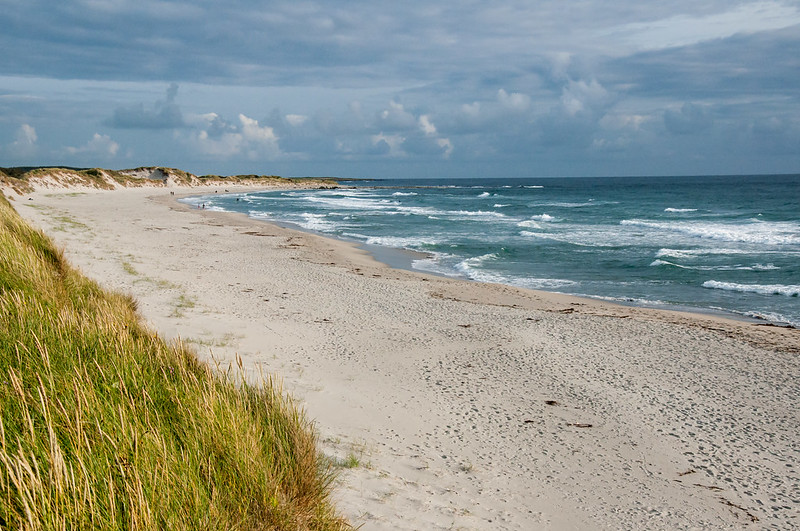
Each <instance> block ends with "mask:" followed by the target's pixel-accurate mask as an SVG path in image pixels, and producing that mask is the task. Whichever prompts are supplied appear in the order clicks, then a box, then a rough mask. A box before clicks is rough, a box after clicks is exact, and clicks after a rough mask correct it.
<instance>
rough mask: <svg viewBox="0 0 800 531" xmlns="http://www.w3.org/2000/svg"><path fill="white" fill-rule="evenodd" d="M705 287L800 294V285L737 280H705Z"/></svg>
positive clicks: (767, 293) (737, 290)
mask: <svg viewBox="0 0 800 531" xmlns="http://www.w3.org/2000/svg"><path fill="white" fill-rule="evenodd" d="M703 287H704V288H710V289H721V290H725V291H736V292H739V293H758V294H761V295H784V296H786V297H798V296H800V286H794V285H783V284H738V283H736V282H719V281H716V280H707V281H706V282H703Z"/></svg>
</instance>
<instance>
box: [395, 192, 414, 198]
mask: <svg viewBox="0 0 800 531" xmlns="http://www.w3.org/2000/svg"><path fill="white" fill-rule="evenodd" d="M392 195H393V196H395V197H407V196H412V195H417V192H395V193H393V194H392Z"/></svg>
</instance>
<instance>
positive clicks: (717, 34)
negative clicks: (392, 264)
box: [0, 0, 800, 174]
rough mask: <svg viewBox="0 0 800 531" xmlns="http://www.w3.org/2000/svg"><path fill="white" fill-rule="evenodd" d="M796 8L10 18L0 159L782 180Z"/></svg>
mask: <svg viewBox="0 0 800 531" xmlns="http://www.w3.org/2000/svg"><path fill="white" fill-rule="evenodd" d="M795 4H796V3H791V2H787V1H783V0H766V1H758V2H751V1H749V0H748V1H746V2H739V3H735V5H732V4H731V3H730V2H725V1H723V0H710V1H708V2H702V3H698V2H696V1H690V0H676V1H675V2H670V3H661V4H658V5H654V4H652V3H650V4H643V3H641V2H633V1H632V0H618V1H615V2H612V3H600V2H584V3H582V4H581V6H580V9H577V8H575V6H571V5H568V4H567V5H565V4H564V3H563V2H560V1H557V0H541V1H538V2H535V3H531V2H529V1H526V0H503V1H500V2H479V1H478V0H460V1H456V0H437V1H434V2H430V1H425V2H423V1H422V0H409V1H408V2H404V3H400V4H398V3H392V4H389V3H386V2H382V1H380V0H378V1H375V0H372V1H370V2H367V1H366V0H354V1H352V2H347V3H342V2H333V1H332V0H317V1H313V2H291V1H289V0H276V1H274V2H270V3H269V4H268V5H265V4H263V3H258V2H255V3H254V2H249V1H245V0H230V1H229V2H223V3H219V2H210V1H196V2H186V1H181V0H174V1H173V0H63V1H60V2H45V0H26V1H24V2H23V1H14V2H5V3H4V5H3V18H4V21H3V22H4V25H3V30H4V31H3V32H1V33H0V49H2V50H3V53H2V54H0V123H2V124H3V125H4V128H3V129H4V130H5V131H6V132H5V135H6V136H5V137H4V138H0V143H1V144H2V145H3V146H6V148H7V147H8V146H10V145H11V144H12V143H14V142H17V144H16V147H17V148H20V147H21V146H22V144H21V143H20V142H21V141H20V140H19V139H15V138H12V136H13V131H20V130H21V129H20V128H21V127H22V126H23V125H27V126H29V127H32V128H35V131H36V132H37V133H38V136H39V138H38V140H37V141H36V143H35V148H36V152H37V153H45V152H51V153H52V152H60V153H66V154H67V155H70V156H73V157H78V156H79V155H80V156H83V157H89V156H91V155H93V154H97V156H99V154H103V156H105V157H113V160H116V161H120V160H122V159H123V158H124V157H128V156H129V154H130V153H139V154H141V156H145V157H146V156H147V155H148V154H149V153H153V152H156V153H158V154H159V156H166V155H165V154H168V155H169V157H170V160H174V161H175V163H176V164H180V160H183V159H185V160H194V161H198V160H200V161H204V162H210V161H211V162H213V161H215V160H218V161H222V162H220V163H221V164H223V163H224V164H227V165H229V166H230V167H233V165H234V162H233V161H244V162H237V163H236V164H240V165H242V164H246V163H247V162H248V161H249V162H250V163H252V164H254V165H255V164H258V163H259V162H263V161H269V162H275V163H281V164H284V163H285V164H289V163H290V162H291V163H297V164H299V163H300V162H308V165H307V166H297V167H319V166H313V165H312V162H315V161H316V162H318V163H320V164H321V162H319V161H324V162H325V163H331V164H335V163H340V162H341V163H344V162H347V163H348V164H349V165H348V166H346V167H347V168H350V169H351V170H352V168H354V164H357V163H359V162H364V163H370V164H373V163H375V164H377V163H378V162H380V163H381V164H383V163H386V164H389V163H396V164H409V165H413V164H418V166H416V167H417V168H420V167H424V166H425V165H426V164H430V165H436V167H437V168H440V167H441V166H440V165H443V164H447V165H450V166H452V167H454V168H461V169H463V170H470V171H471V170H472V169H473V168H475V167H477V166H475V165H474V164H473V162H475V161H479V160H484V159H485V160H490V161H492V163H493V164H490V165H489V167H496V168H498V170H497V171H500V170H499V168H505V170H503V171H510V170H509V168H512V167H513V168H517V170H515V171H517V172H518V173H524V172H525V171H527V169H528V168H537V171H542V172H546V173H548V174H559V173H560V172H559V167H561V168H562V169H563V173H570V172H578V171H586V169H587V168H588V169H591V170H592V171H593V172H594V173H595V174H597V173H600V174H608V173H615V171H620V168H621V169H623V170H625V172H626V173H630V172H631V171H633V170H631V168H633V167H634V166H636V165H637V164H638V165H639V167H641V168H644V169H648V168H650V170H649V171H651V172H652V171H655V170H653V169H652V168H651V166H652V164H656V163H658V164H661V165H662V167H663V168H677V166H675V164H676V163H675V162H674V161H676V160H682V161H687V162H686V164H687V165H688V164H691V163H692V162H691V161H702V163H703V164H705V166H702V165H699V163H698V168H700V167H703V168H709V167H710V168H713V165H714V164H715V163H716V164H717V165H718V167H719V168H718V169H717V170H715V172H719V173H724V172H725V171H728V170H726V169H725V168H729V167H731V166H730V163H729V161H730V160H731V157H730V156H729V155H728V153H729V152H730V151H731V150H737V153H741V154H742V155H741V156H742V157H744V153H747V156H748V157H749V158H750V159H752V162H750V163H749V164H751V165H752V166H757V164H758V161H759V160H765V161H767V162H769V163H770V164H772V163H775V161H778V162H779V163H781V164H784V165H786V167H787V168H789V169H795V168H796V162H795V163H794V164H792V163H791V160H792V155H798V154H797V147H796V146H797V145H798V143H797V142H796V140H797V131H798V125H797V124H798V123H800V88H799V87H800V31H798V28H800V26H798V25H797V20H800V19H798V16H800V15H798V8H797V7H796V5H795ZM762 12H763V13H766V15H761V14H760V13H762ZM745 15H748V16H750V17H755V18H753V19H752V20H751V19H749V18H747V17H745ZM767 15H768V16H767ZM777 15H780V16H777ZM758 17H762V18H758ZM3 76H5V77H3ZM31 76H36V79H32V77H31ZM55 80H58V81H55ZM170 83H171V85H170ZM51 84H52V85H51ZM178 84H180V85H181V87H182V88H181V94H180V101H178V97H177V91H178ZM4 85H7V86H4ZM15 85H16V86H15ZM165 85H169V87H170V88H169V89H168V90H167V92H166V94H165V95H163V96H162V97H159V96H158V93H159V92H160V91H161V90H163V87H164V86H165ZM47 86H52V87H54V88H52V89H50V90H49V91H48V90H47V89H44V88H40V87H47ZM33 95H35V97H34V96H33ZM25 98H27V99H25ZM348 102H351V103H350V105H348ZM273 109H275V110H273ZM277 109H279V110H277ZM250 117H262V118H259V119H255V118H250ZM98 124H102V125H106V126H110V127H113V128H115V130H114V131H112V132H111V133H109V132H107V131H103V130H97V125H98ZM60 130H63V131H66V130H69V131H79V135H78V136H76V138H83V139H84V140H86V139H89V140H86V143H85V144H83V143H82V142H78V141H76V140H73V139H72V138H66V139H65V136H66V133H65V134H61V135H60V136H59V135H57V134H55V133H54V131H60ZM144 130H146V131H144ZM695 133H702V138H703V142H697V137H696V136H695ZM57 142H58V145H56V143H57ZM29 144H30V142H29ZM75 144H78V147H72V148H70V149H67V148H65V147H64V146H75ZM6 148H4V149H6ZM29 148H30V146H29ZM30 149H31V150H32V149H33V148H30ZM154 150H155V151H154ZM6 151H7V149H6ZM775 153H780V154H781V155H780V156H779V157H775V156H774V154H775ZM769 154H772V155H773V156H772V158H769V157H768V155H769ZM125 160H127V159H125ZM742 160H745V159H744V158H743V159H741V160H739V161H737V163H736V166H735V167H742V166H743V163H742ZM714 161H716V162H714ZM786 161H789V162H786ZM140 162H141V163H142V164H147V163H151V162H152V161H149V160H142V161H140ZM559 165H561V166H559ZM370 167H378V166H370ZM380 167H386V166H380ZM409 167H410V166H409ZM687 168H688V166H687ZM684 169H685V170H686V171H690V172H691V170H690V169H686V168H684ZM453 173H458V172H457V171H456V170H453ZM644 173H647V171H645V172H644Z"/></svg>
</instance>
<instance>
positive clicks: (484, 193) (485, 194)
mask: <svg viewBox="0 0 800 531" xmlns="http://www.w3.org/2000/svg"><path fill="white" fill-rule="evenodd" d="M491 195H492V194H490V193H489V192H483V193H482V194H480V195H479V196H478V197H489V196H491Z"/></svg>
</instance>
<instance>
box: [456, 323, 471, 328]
mask: <svg viewBox="0 0 800 531" xmlns="http://www.w3.org/2000/svg"><path fill="white" fill-rule="evenodd" d="M458 326H460V327H461V328H470V327H471V326H472V325H471V324H460V325H458Z"/></svg>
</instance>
